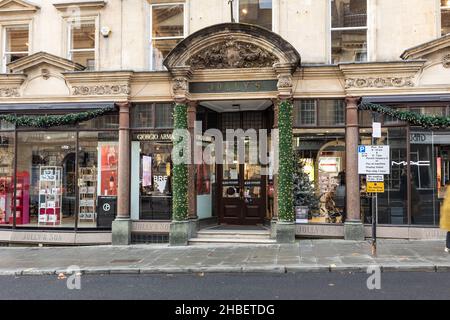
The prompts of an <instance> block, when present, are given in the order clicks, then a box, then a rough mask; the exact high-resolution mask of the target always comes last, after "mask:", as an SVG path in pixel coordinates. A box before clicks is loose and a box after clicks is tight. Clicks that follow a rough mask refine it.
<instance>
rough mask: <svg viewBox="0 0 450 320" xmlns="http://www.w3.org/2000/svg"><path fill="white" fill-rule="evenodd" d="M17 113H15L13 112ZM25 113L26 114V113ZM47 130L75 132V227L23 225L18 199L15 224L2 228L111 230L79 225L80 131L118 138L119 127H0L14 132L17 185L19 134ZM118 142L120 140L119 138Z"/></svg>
mask: <svg viewBox="0 0 450 320" xmlns="http://www.w3.org/2000/svg"><path fill="white" fill-rule="evenodd" d="M65 113H66V112H62V111H55V112H52V113H46V112H44V113H40V112H27V113H26V115H27V116H33V115H35V116H45V115H47V114H48V115H50V114H51V115H54V114H65ZM12 114H15V113H12ZM116 114H117V112H111V113H108V114H106V115H105V116H108V115H116ZM24 115H25V114H24ZM38 131H39V132H45V133H49V134H51V133H58V132H71V133H74V134H75V150H76V151H77V152H75V178H74V179H75V196H76V200H75V214H74V219H75V223H74V226H73V227H56V228H55V227H52V226H31V227H27V226H21V225H18V224H16V220H17V219H16V201H14V206H13V207H14V209H13V210H14V212H13V224H12V225H2V224H0V229H13V230H27V231H36V230H38V231H43V230H44V231H55V232H61V231H74V232H78V231H109V230H111V228H109V227H79V223H78V222H79V187H78V183H77V181H78V169H79V148H80V133H82V132H112V133H115V134H116V136H117V139H118V135H119V130H118V128H117V129H110V128H95V129H89V128H82V127H81V123H80V124H78V125H75V126H70V127H66V126H62V127H55V128H49V129H43V128H29V127H23V128H21V127H16V128H13V127H11V128H6V129H0V132H1V133H4V132H10V133H14V140H15V143H14V164H13V184H14V185H16V183H17V181H16V179H17V173H18V170H17V169H18V168H17V150H18V134H19V133H21V132H23V133H32V132H38ZM117 142H118V140H117ZM13 193H14V200H16V199H17V197H16V194H17V189H16V187H14V189H13Z"/></svg>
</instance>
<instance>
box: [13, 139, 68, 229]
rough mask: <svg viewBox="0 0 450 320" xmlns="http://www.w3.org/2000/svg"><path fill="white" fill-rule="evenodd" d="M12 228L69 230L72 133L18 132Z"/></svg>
mask: <svg viewBox="0 0 450 320" xmlns="http://www.w3.org/2000/svg"><path fill="white" fill-rule="evenodd" d="M17 137H18V141H17V153H18V154H20V157H18V158H17V175H16V177H17V185H16V186H17V194H16V225H18V226H24V227H43V226H45V227H63V228H73V227H74V226H75V217H76V212H77V208H76V186H75V173H76V172H75V170H76V163H75V159H76V155H75V145H76V133H75V132H18V134H17Z"/></svg>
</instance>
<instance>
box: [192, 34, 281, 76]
mask: <svg viewBox="0 0 450 320" xmlns="http://www.w3.org/2000/svg"><path fill="white" fill-rule="evenodd" d="M277 62H278V59H277V57H276V56H275V55H274V54H272V53H271V52H269V51H267V50H265V49H263V48H261V47H258V46H256V45H254V44H252V43H248V42H242V41H236V40H234V39H232V38H228V39H227V40H226V41H223V42H221V43H218V44H214V45H212V46H210V47H208V48H206V49H203V50H201V51H200V52H198V53H197V54H195V55H194V56H192V57H191V58H190V59H189V60H188V65H189V66H191V68H192V69H194V70H195V69H230V68H264V67H272V66H273V65H274V64H275V63H277Z"/></svg>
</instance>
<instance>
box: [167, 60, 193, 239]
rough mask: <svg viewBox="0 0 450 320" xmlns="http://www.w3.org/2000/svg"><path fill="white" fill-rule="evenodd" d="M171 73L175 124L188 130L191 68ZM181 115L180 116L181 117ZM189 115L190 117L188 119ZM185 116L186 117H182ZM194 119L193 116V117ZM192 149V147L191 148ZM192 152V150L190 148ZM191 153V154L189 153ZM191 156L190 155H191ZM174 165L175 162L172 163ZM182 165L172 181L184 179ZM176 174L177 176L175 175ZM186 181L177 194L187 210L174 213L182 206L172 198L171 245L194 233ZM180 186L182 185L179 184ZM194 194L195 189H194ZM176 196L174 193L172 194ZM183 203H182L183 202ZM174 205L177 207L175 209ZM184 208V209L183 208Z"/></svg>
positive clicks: (190, 184)
mask: <svg viewBox="0 0 450 320" xmlns="http://www.w3.org/2000/svg"><path fill="white" fill-rule="evenodd" d="M170 71H171V73H172V76H173V78H172V90H173V97H174V102H175V105H176V107H175V109H176V110H175V113H176V114H175V120H176V121H175V122H176V124H177V123H178V124H181V123H183V124H182V126H183V127H184V128H185V129H186V130H189V120H191V121H192V116H193V114H192V108H190V109H191V110H190V111H191V112H190V113H189V79H190V77H191V70H190V68H188V67H182V68H176V69H172V70H170ZM181 116H182V117H181ZM189 116H190V117H191V119H189ZM184 117H186V118H184ZM194 121H195V118H194ZM192 127H193V125H192ZM190 138H191V141H188V142H187V143H188V144H189V145H190V146H192V145H193V140H192V139H193V137H192V135H191V137H190ZM191 149H192V148H191ZM191 152H192V150H191ZM191 155H192V154H191ZM191 158H192V157H191ZM192 161H193V159H191V163H187V164H185V165H186V167H187V169H188V171H187V176H188V177H192V175H193V174H194V171H192V168H191V170H190V172H189V168H190V167H193V162H192ZM174 165H175V164H174ZM182 165H183V167H180V166H178V167H177V166H175V167H174V171H173V179H172V181H174V183H175V181H183V180H186V179H187V178H186V177H185V176H186V167H185V166H184V164H182ZM177 175H178V176H177ZM189 175H191V176H189ZM187 180H188V181H187V182H186V183H187V184H188V186H187V188H182V189H184V190H183V191H182V192H183V194H182V195H178V196H179V201H180V200H182V201H183V202H184V201H186V202H187V203H186V207H187V212H178V215H176V214H175V213H176V212H175V211H176V210H178V211H180V208H182V206H181V205H180V203H179V202H177V205H176V206H175V198H174V199H173V203H174V206H173V208H174V210H173V218H172V223H171V224H170V233H169V242H170V245H172V246H186V245H188V243H189V238H191V237H192V236H193V235H195V233H196V228H195V226H196V222H197V220H196V219H193V220H191V219H189V218H190V217H191V216H192V215H193V214H194V212H195V208H190V206H189V205H190V204H191V201H193V200H194V198H195V197H193V195H192V191H191V192H189V187H190V186H191V187H192V183H193V181H191V182H189V180H190V179H187ZM179 186H182V185H179ZM190 193H191V195H190V196H191V198H189V194H190ZM194 194H195V190H194ZM174 196H176V195H174ZM190 200H191V201H190ZM183 205H184V204H183ZM175 207H176V208H177V209H176V210H175ZM183 210H185V209H183Z"/></svg>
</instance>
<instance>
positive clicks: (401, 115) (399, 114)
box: [358, 103, 450, 128]
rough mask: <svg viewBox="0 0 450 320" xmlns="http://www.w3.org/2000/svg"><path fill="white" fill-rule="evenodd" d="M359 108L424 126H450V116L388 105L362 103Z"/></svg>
mask: <svg viewBox="0 0 450 320" xmlns="http://www.w3.org/2000/svg"><path fill="white" fill-rule="evenodd" d="M358 108H359V109H360V110H369V111H373V112H377V113H381V114H384V115H387V116H390V117H392V118H394V119H398V120H400V121H405V122H408V123H409V124H411V125H414V126H421V127H423V128H448V127H450V117H442V116H433V115H424V114H419V113H416V112H412V111H399V110H395V109H392V108H390V107H387V106H383V105H379V104H373V103H361V104H360V105H359V106H358Z"/></svg>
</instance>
